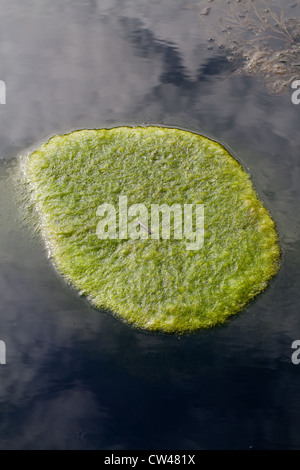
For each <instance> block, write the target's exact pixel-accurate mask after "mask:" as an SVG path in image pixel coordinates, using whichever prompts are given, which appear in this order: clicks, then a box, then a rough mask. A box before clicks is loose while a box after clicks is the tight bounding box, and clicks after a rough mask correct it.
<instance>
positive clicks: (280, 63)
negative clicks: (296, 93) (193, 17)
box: [191, 0, 300, 94]
mask: <svg viewBox="0 0 300 470" xmlns="http://www.w3.org/2000/svg"><path fill="white" fill-rule="evenodd" d="M206 4H207V5H210V12H209V14H210V15H209V16H210V18H209V17H204V16H203V15H202V11H203V7H204V5H206ZM191 6H192V4H191ZM194 6H195V7H196V8H197V9H198V10H199V20H200V24H201V29H202V30H204V31H205V34H206V36H207V41H208V48H209V49H213V48H215V49H217V50H219V49H221V50H224V51H225V52H226V56H227V59H228V61H229V62H232V63H233V64H235V65H236V66H235V67H233V68H234V70H235V73H236V74H242V73H244V74H247V75H255V76H257V77H261V78H262V79H263V80H264V82H265V85H266V88H267V90H268V92H269V93H271V94H283V93H286V92H290V87H291V83H292V82H293V80H295V79H297V78H299V73H300V19H299V17H293V15H295V7H297V6H298V5H297V4H292V5H286V6H285V10H283V9H282V8H279V7H278V6H277V5H276V2H268V1H266V0H231V1H228V2H225V3H224V1H223V0H222V2H221V1H220V0H202V1H200V2H199V3H197V4H196V5H194Z"/></svg>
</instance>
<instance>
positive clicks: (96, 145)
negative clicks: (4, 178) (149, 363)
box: [25, 126, 280, 333]
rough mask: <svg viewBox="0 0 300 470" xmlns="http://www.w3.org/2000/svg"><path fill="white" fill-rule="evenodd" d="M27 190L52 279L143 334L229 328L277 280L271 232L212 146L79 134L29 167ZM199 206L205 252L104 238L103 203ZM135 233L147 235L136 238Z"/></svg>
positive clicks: (142, 134)
mask: <svg viewBox="0 0 300 470" xmlns="http://www.w3.org/2000/svg"><path fill="white" fill-rule="evenodd" d="M25 177H26V184H27V186H28V188H29V192H30V197H31V199H32V202H33V203H34V205H35V207H36V209H37V212H38V215H39V228H40V230H41V233H42V235H43V237H44V239H45V241H46V243H47V246H48V248H49V249H50V252H51V256H52V258H53V261H54V263H55V265H56V266H57V268H58V270H59V271H60V272H61V273H62V274H63V276H64V277H65V279H66V280H67V281H68V282H69V283H71V284H72V285H73V286H75V287H76V288H77V289H78V290H79V291H80V293H82V294H84V295H86V296H88V298H89V299H90V300H91V302H92V304H93V305H94V306H96V307H98V308H102V307H105V308H107V309H109V310H110V311H112V312H113V313H114V314H116V315H117V316H119V317H121V318H122V319H123V320H125V321H126V322H128V323H130V324H133V325H135V326H137V327H139V328H143V329H147V330H152V331H163V332H168V333H182V332H189V331H195V330H198V329H201V328H209V327H212V326H215V325H220V324H222V323H224V322H225V321H226V320H227V319H228V317H230V316H231V315H233V314H235V313H237V312H239V311H241V310H242V309H243V308H244V307H245V306H246V305H247V304H248V303H249V302H250V301H251V300H252V299H253V298H254V297H255V296H256V295H257V294H258V293H260V292H261V291H263V290H264V289H265V288H266V286H267V284H268V281H269V280H270V279H271V278H272V277H273V276H274V275H275V274H276V272H277V271H278V269H279V261H280V249H279V244H278V236H277V233H276V230H275V226H274V222H273V220H272V218H271V217H270V215H269V214H268V212H267V210H266V209H265V208H264V207H263V205H262V203H261V202H260V201H259V199H258V197H257V195H256V193H255V191H254V189H253V186H252V183H251V181H250V178H249V176H248V174H247V173H246V172H245V171H244V170H243V169H242V167H241V165H240V164H239V163H238V162H237V161H236V160H235V159H234V158H233V157H232V156H231V155H230V154H229V153H228V152H227V151H226V150H225V149H224V148H223V147H222V146H221V145H220V144H218V143H216V142H214V141H211V140H209V139H208V138H205V137H203V136H200V135H197V134H194V133H191V132H187V131H182V130H178V129H168V128H160V127H151V126H149V127H118V128H113V129H98V130H80V131H74V132H71V133H69V134H67V135H58V136H55V137H53V138H51V139H50V140H49V141H48V142H47V143H46V144H44V145H42V146H41V147H40V148H39V149H38V150H36V151H35V152H34V153H32V154H31V155H29V156H28V157H26V162H25ZM119 196H127V199H128V206H130V205H132V204H136V203H143V204H145V206H146V207H147V208H148V210H149V214H150V207H151V204H163V203H166V204H168V205H170V206H171V205H173V204H181V205H182V206H183V205H184V204H194V205H196V204H202V205H203V206H204V209H205V232H204V245H203V247H202V248H200V249H198V250H187V249H186V243H185V240H184V239H182V240H175V239H174V238H172V236H171V237H170V239H169V240H164V239H162V238H160V239H159V240H153V239H152V238H151V236H150V235H149V237H148V239H130V238H128V239H122V240H120V239H106V240H101V239H99V238H98V236H97V234H96V228H97V224H98V223H99V215H97V208H98V206H99V205H102V204H103V203H109V204H112V205H113V206H114V207H116V208H118V202H119ZM141 230H142V228H141Z"/></svg>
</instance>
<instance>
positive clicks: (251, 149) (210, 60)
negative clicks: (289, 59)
mask: <svg viewBox="0 0 300 470" xmlns="http://www.w3.org/2000/svg"><path fill="white" fill-rule="evenodd" d="M223 3H224V8H225V3H226V2H223ZM280 3H282V4H283V3H284V2H278V1H277V2H276V4H280ZM294 3H295V2H294ZM296 3H297V2H296ZM203 4H205V2H203ZM204 6H205V5H204ZM296 8H298V6H296ZM0 12H1V17H0V65H1V67H0V79H1V80H4V81H5V83H6V93H7V96H6V104H5V105H4V104H3V105H2V104H1V105H0V123H1V125H0V158H1V164H0V299H1V303H0V339H1V340H3V341H5V344H6V352H7V355H6V365H0V448H1V449H164V448H165V449H166V448H168V449H248V448H254V449H282V448H286V449H300V426H299V422H300V399H299V398H300V397H299V394H300V392H299V391H300V364H299V365H298V366H297V365H295V364H293V363H292V361H291V355H292V352H293V350H292V349H291V344H292V342H293V341H294V340H296V339H300V309H299V300H300V295H299V281H300V269H299V265H300V251H299V225H300V224H299V222H300V211H299V196H300V181H299V179H300V178H299V177H300V132H299V120H300V105H299V106H296V105H293V104H292V102H291V96H290V95H289V94H284V95H281V96H275V95H269V94H268V93H267V92H266V89H265V86H264V83H263V82H262V81H260V80H259V79H258V78H255V77H246V76H243V75H240V76H239V75H235V74H233V73H232V72H233V65H232V64H231V63H230V62H228V61H227V59H226V55H225V54H224V51H223V50H222V49H221V48H220V50H216V49H210V48H208V47H207V36H206V33H205V34H204V33H203V31H202V29H201V28H200V27H199V17H198V16H197V14H195V9H194V8H191V7H190V3H189V2H188V1H187V0H184V1H180V2H179V1H177V0H176V1H175V0H163V1H152V2H149V1H145V0H140V1H138V0H122V1H120V0H119V1H118V0H102V1H101V0H90V1H87V0H86V1H71V0H68V1H65V2H59V1H56V0H51V1H50V0H44V1H43V2H40V1H38V0H35V1H33V0H30V1H27V2H23V1H21V0H12V1H10V2H8V1H4V0H1V1H0ZM299 79H300V70H299ZM122 124H132V125H146V124H155V125H157V124H158V125H164V126H175V127H179V128H183V129H189V130H191V131H195V132H198V133H200V134H204V135H207V136H208V137H211V138H213V139H216V140H217V141H219V142H221V143H222V144H223V145H225V147H226V148H228V149H229V150H230V151H231V152H232V154H233V155H235V156H236V157H237V158H238V159H239V161H240V162H241V163H242V164H243V166H244V167H245V169H246V170H247V171H249V172H250V173H251V175H252V177H253V181H254V185H255V187H256V189H257V191H258V193H259V195H260V197H261V199H262V200H263V202H264V204H265V205H266V206H267V207H268V209H269V211H270V212H271V214H272V216H273V217H274V219H275V221H276V223H277V227H278V230H279V233H280V238H281V247H282V252H283V260H282V267H281V270H280V272H279V274H278V275H277V276H276V278H275V279H274V280H273V282H272V283H271V285H270V287H269V289H268V290H267V291H266V292H264V293H263V294H262V295H260V296H259V297H258V298H257V300H256V301H255V302H254V303H253V304H252V305H251V306H250V307H249V308H247V309H246V310H245V311H244V312H242V313H241V314H239V315H237V316H235V317H234V318H233V319H232V320H231V321H230V322H229V323H228V324H227V325H226V326H225V327H221V328H215V329H212V330H210V331H204V332H199V333H197V334H194V335H190V336H185V337H178V336H167V335H154V334H147V333H144V332H140V331H138V330H136V329H134V328H132V327H129V326H126V325H125V324H123V323H122V322H120V321H119V320H118V319H116V318H114V317H112V316H111V315H109V314H107V313H104V312H99V311H96V310H95V309H93V308H91V307H90V306H89V304H88V303H87V302H86V300H85V299H83V298H81V297H79V296H78V295H77V294H76V293H75V292H73V291H72V289H70V288H69V287H68V286H67V285H66V284H65V283H64V281H63V280H62V279H61V277H60V276H59V275H58V274H57V273H56V272H55V270H54V269H53V268H52V266H51V263H50V261H49V259H48V258H47V253H46V252H45V249H44V247H43V245H42V243H41V242H40V241H39V239H38V238H37V237H34V236H33V234H32V232H31V231H30V230H29V229H28V228H26V227H25V225H24V224H23V222H22V220H21V219H22V210H23V209H22V206H20V204H19V203H18V202H17V201H16V198H15V193H16V190H15V187H14V185H13V177H12V176H11V172H12V167H13V166H14V165H15V164H16V161H17V158H18V156H19V155H21V154H23V153H24V152H26V150H27V149H28V148H35V147H36V146H37V145H38V144H39V143H40V142H41V141H45V140H46V139H47V138H48V137H50V136H51V135H53V134H57V133H64V132H67V131H69V130H71V129H79V128H101V127H105V126H106V127H113V126H117V125H122ZM220 244H221V241H220Z"/></svg>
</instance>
